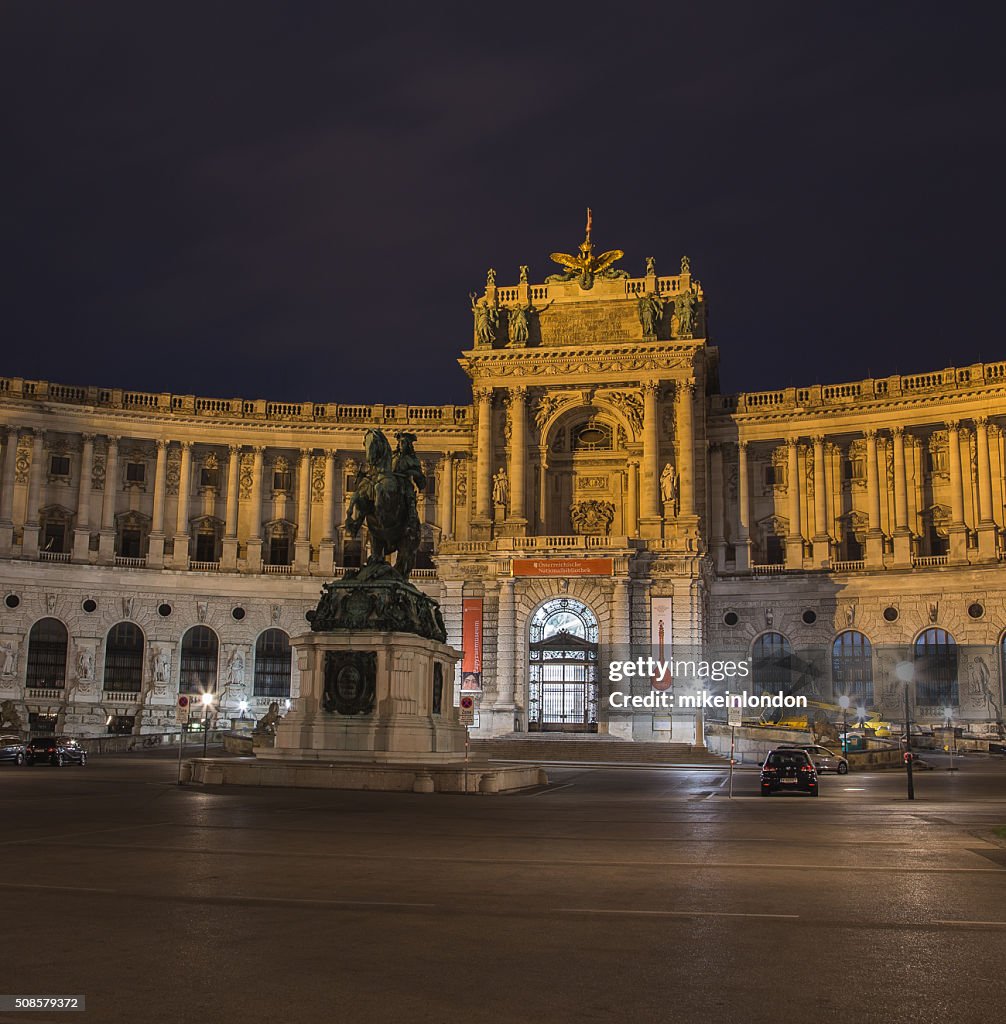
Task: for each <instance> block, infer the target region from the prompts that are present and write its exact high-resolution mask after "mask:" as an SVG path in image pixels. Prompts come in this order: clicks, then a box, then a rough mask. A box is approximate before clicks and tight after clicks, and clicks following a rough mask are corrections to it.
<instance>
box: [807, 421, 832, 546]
mask: <svg viewBox="0 0 1006 1024" xmlns="http://www.w3.org/2000/svg"><path fill="white" fill-rule="evenodd" d="M813 440H814V535H813V538H812V540H813V544H814V564H815V565H816V566H825V565H827V564H828V560H829V559H830V558H831V540H830V538H829V537H828V490H827V487H828V485H827V480H828V472H827V470H828V466H827V463H826V462H825V458H826V456H825V453H824V435H823V434H816V435H815V436H814V438H813Z"/></svg>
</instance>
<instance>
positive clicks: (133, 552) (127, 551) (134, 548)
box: [119, 530, 143, 558]
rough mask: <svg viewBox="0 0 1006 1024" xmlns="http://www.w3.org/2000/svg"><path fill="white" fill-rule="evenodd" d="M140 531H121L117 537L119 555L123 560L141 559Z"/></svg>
mask: <svg viewBox="0 0 1006 1024" xmlns="http://www.w3.org/2000/svg"><path fill="white" fill-rule="evenodd" d="M140 541H141V538H140V531H139V530H123V531H122V534H121V535H120V537H119V554H120V555H122V557H123V558H142V557H143V556H142V552H141V551H140Z"/></svg>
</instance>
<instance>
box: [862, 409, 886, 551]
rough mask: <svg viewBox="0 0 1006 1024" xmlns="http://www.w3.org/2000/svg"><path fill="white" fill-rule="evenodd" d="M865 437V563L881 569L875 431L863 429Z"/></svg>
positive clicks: (881, 545) (881, 531)
mask: <svg viewBox="0 0 1006 1024" xmlns="http://www.w3.org/2000/svg"><path fill="white" fill-rule="evenodd" d="M863 436H864V437H865V438H866V512H867V525H868V529H867V533H866V565H867V568H873V569H882V568H883V566H884V531H883V530H882V529H881V527H880V474H879V471H878V468H877V432H876V430H873V429H872V428H871V429H869V430H864V431H863Z"/></svg>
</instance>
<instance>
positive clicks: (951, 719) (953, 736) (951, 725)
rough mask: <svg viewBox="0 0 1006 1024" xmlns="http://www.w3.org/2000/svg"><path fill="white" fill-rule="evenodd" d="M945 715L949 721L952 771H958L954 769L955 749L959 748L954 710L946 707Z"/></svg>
mask: <svg viewBox="0 0 1006 1024" xmlns="http://www.w3.org/2000/svg"><path fill="white" fill-rule="evenodd" d="M943 714H944V715H945V716H946V719H947V729H948V730H949V732H950V770H951V771H952V772H953V771H956V770H957V769H956V768H954V747H955V746H957V734H956V733H955V732H954V709H953V708H951V707H945V708H944V709H943Z"/></svg>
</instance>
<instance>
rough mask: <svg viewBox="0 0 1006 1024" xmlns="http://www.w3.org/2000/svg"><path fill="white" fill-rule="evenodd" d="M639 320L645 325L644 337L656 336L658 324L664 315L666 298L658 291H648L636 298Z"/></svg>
mask: <svg viewBox="0 0 1006 1024" xmlns="http://www.w3.org/2000/svg"><path fill="white" fill-rule="evenodd" d="M636 305H637V307H638V310H639V322H640V324H642V326H643V337H644V338H656V336H657V324H659V323H660V318H661V317H662V316H663V315H664V300H663V299H662V298H661V297H660V296H659V295H657V293H656V292H647V293H646V294H645V295H640V296H639V298H638V299H637V300H636Z"/></svg>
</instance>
